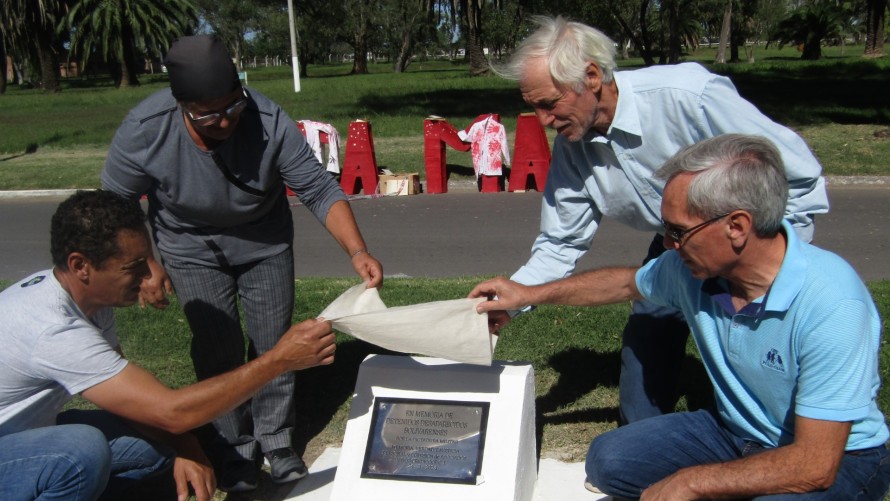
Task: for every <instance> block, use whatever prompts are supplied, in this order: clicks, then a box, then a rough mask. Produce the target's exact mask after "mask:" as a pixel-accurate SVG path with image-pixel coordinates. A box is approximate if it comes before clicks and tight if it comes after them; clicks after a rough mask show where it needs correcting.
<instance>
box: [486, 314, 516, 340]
mask: <svg viewBox="0 0 890 501" xmlns="http://www.w3.org/2000/svg"><path fill="white" fill-rule="evenodd" d="M511 320H513V319H512V318H510V314H509V313H507V312H506V311H504V310H492V311H489V312H488V332H490V333H492V334H494V335H496V336H499V335H500V334H501V332H500V331H501V329H503V328H504V327H505V326H506V325H507V324H509V323H510V321H511Z"/></svg>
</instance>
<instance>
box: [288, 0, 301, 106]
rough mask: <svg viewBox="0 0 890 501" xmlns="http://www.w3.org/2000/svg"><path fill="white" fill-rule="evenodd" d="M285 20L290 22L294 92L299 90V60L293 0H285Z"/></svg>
mask: <svg viewBox="0 0 890 501" xmlns="http://www.w3.org/2000/svg"><path fill="white" fill-rule="evenodd" d="M287 21H288V24H290V54H291V55H290V60H291V65H292V66H293V68H294V92H300V60H299V59H298V58H297V28H296V26H295V25H294V0H287Z"/></svg>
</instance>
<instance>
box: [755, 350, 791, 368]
mask: <svg viewBox="0 0 890 501" xmlns="http://www.w3.org/2000/svg"><path fill="white" fill-rule="evenodd" d="M760 365H762V366H764V367H767V368H769V369H772V370H774V371H776V372H781V373H782V374H785V364H784V363H783V362H782V355H779V352H778V351H777V350H776V349H775V348H773V349H771V350H769V351H768V352H766V355H765V356H764V357H763V360H761V361H760Z"/></svg>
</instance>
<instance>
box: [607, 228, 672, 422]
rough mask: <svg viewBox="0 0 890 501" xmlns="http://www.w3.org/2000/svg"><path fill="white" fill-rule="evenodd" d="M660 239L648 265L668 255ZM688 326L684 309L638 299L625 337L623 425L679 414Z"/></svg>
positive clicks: (621, 392) (648, 257) (621, 382)
mask: <svg viewBox="0 0 890 501" xmlns="http://www.w3.org/2000/svg"><path fill="white" fill-rule="evenodd" d="M663 241H664V238H663V237H662V236H661V235H655V238H654V239H652V243H651V244H650V245H649V252H648V253H647V255H646V259H644V260H643V264H646V263H647V262H649V261H651V260H652V259H655V258H657V257H658V256H660V255H661V254H662V253H663V252H664V251H665V248H664V245H663V244H662V242H663ZM688 338H689V327H688V326H687V325H686V320H685V319H684V317H683V314H682V313H680V311H678V310H675V309H673V308H666V307H663V306H658V305H655V304H653V303H650V302H648V301H634V303H633V311H632V313H631V315H630V318H629V319H628V321H627V325H626V326H625V327H624V332H623V334H622V338H621V375H620V377H619V380H618V406H619V408H618V410H619V413H620V423H621V424H622V425H624V424H627V423H633V422H636V421H639V420H641V419H645V418H649V417H653V416H660V415H662V414H666V413H668V412H674V407H675V406H676V405H677V400H678V399H679V395H680V394H679V384H680V373H681V371H680V368H681V365H682V362H683V358H684V357H685V356H686V340H687V339H688Z"/></svg>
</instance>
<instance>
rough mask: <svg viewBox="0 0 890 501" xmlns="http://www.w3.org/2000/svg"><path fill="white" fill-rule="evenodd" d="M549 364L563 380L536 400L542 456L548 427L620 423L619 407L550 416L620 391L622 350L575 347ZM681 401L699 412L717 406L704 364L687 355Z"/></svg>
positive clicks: (536, 422) (555, 357) (539, 445)
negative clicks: (603, 390)
mask: <svg viewBox="0 0 890 501" xmlns="http://www.w3.org/2000/svg"><path fill="white" fill-rule="evenodd" d="M548 365H549V366H550V367H551V368H552V369H553V370H554V371H555V372H556V373H558V374H559V379H558V380H557V381H556V383H555V384H554V385H553V386H551V387H550V391H548V392H547V393H546V394H545V395H541V396H539V397H538V398H537V399H536V400H535V413H536V416H535V427H536V431H535V432H536V438H537V443H538V455H539V456H540V453H541V451H540V447H541V443H542V441H543V440H542V439H543V435H544V426H545V425H548V424H549V425H561V424H573V423H605V422H610V421H611V422H613V423H616V424H617V423H618V419H619V414H618V408H617V407H599V408H590V407H588V408H585V409H579V410H573V411H568V412H560V413H558V414H554V415H549V416H548V415H546V414H549V413H552V412H555V411H557V410H558V409H560V408H562V407H565V406H567V405H571V404H572V403H574V402H577V401H578V400H579V399H581V398H582V397H584V396H585V395H587V394H588V393H590V392H591V391H593V390H594V389H596V388H600V387H603V386H606V387H609V388H610V389H611V391H614V392H617V391H618V376H619V373H620V369H621V354H620V352H619V351H610V352H606V353H601V352H597V351H594V350H591V349H581V348H572V349H569V350H566V351H563V352H560V353H557V354H555V355H553V356H552V357H550V359H549V360H548ZM679 392H680V395H679V396H680V398H681V399H683V398H685V402H686V405H685V408H684V407H683V405H682V404H681V405H680V406H678V410H697V409H702V408H705V407H710V406H712V405H713V390H712V387H711V382H710V380H709V379H708V375H707V373H706V372H705V368H704V366H703V365H702V363H701V361H700V360H699V359H698V358H696V357H694V356H692V355H688V354H687V355H686V357H685V358H684V360H683V368H682V370H681V374H680V388H679Z"/></svg>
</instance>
